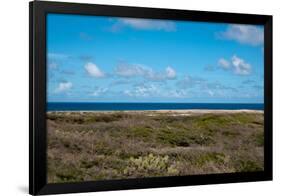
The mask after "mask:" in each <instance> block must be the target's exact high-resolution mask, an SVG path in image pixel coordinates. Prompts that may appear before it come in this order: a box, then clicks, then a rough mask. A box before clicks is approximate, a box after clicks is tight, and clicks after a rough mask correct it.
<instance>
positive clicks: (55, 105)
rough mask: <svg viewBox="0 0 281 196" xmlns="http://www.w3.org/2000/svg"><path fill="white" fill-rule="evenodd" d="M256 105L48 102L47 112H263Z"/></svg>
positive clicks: (261, 107) (259, 106) (260, 107)
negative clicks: (202, 110) (243, 110)
mask: <svg viewBox="0 0 281 196" xmlns="http://www.w3.org/2000/svg"><path fill="white" fill-rule="evenodd" d="M263 108H264V104H256V103H87V102H83V103H78V102H75V103H72V102H48V103H47V111H110V110H113V111H120V110H188V109H210V110H242V109H246V110H263Z"/></svg>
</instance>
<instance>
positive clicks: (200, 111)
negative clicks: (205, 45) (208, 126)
mask: <svg viewBox="0 0 281 196" xmlns="http://www.w3.org/2000/svg"><path fill="white" fill-rule="evenodd" d="M114 112H125V113H156V114H157V113H159V114H164V113H167V114H208V113H210V114H225V113H228V114H235V113H241V112H242V113H260V114H262V113H264V111H263V110H248V109H237V110H225V109H216V110H211V109H190V110H189V109H183V110H69V111H63V110H61V111H59V110H58V111H47V113H114Z"/></svg>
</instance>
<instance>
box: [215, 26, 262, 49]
mask: <svg viewBox="0 0 281 196" xmlns="http://www.w3.org/2000/svg"><path fill="white" fill-rule="evenodd" d="M219 37H220V38H223V39H228V40H234V41H237V42H239V43H242V44H248V45H252V46H257V45H262V44H263V42H264V33H263V29H262V28H260V27H258V26H255V25H240V24H233V25H229V26H228V28H227V29H226V31H225V32H221V33H219Z"/></svg>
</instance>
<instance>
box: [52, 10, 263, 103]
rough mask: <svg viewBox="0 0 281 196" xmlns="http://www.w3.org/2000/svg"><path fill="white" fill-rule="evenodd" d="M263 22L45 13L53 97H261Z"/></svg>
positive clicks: (229, 100) (114, 99)
mask: <svg viewBox="0 0 281 196" xmlns="http://www.w3.org/2000/svg"><path fill="white" fill-rule="evenodd" d="M263 42H264V41H263V26H254V25H239V24H224V23H205V22H187V21H171V20H151V19H136V18H117V17H100V16H80V15H66V14H48V15H47V99H48V102H56V101H58V102H66V101H70V102H83V101H86V102H202V103H203V102H205V103H263V74H264V73H263V58H264V55H263Z"/></svg>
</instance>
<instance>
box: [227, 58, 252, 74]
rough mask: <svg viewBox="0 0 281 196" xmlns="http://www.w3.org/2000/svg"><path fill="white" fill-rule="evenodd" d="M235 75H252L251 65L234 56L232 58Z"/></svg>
mask: <svg viewBox="0 0 281 196" xmlns="http://www.w3.org/2000/svg"><path fill="white" fill-rule="evenodd" d="M231 62H232V66H233V70H234V73H236V74H239V75H248V74H250V73H251V69H252V68H251V65H250V64H249V63H246V62H245V61H244V60H243V59H241V58H239V57H237V56H236V55H234V56H233V57H232V58H231Z"/></svg>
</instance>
